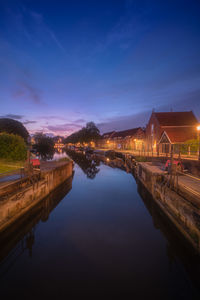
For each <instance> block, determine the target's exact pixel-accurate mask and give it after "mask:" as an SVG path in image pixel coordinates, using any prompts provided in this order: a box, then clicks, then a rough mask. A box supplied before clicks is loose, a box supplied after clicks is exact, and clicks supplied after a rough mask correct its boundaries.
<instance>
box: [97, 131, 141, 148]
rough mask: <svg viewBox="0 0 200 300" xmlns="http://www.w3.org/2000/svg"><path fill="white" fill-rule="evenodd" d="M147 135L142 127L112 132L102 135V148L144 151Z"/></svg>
mask: <svg viewBox="0 0 200 300" xmlns="http://www.w3.org/2000/svg"><path fill="white" fill-rule="evenodd" d="M144 140H145V133H144V129H142V128H141V127H137V128H133V129H128V130H123V131H112V132H107V133H104V134H103V135H102V139H101V143H102V148H107V149H116V150H117V149H118V150H120V149H121V150H137V151H142V150H143V149H144Z"/></svg>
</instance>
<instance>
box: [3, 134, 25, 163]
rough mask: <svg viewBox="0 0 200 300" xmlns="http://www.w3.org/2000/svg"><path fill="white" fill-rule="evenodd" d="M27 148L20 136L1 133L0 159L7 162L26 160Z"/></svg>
mask: <svg viewBox="0 0 200 300" xmlns="http://www.w3.org/2000/svg"><path fill="white" fill-rule="evenodd" d="M26 157H27V148H26V144H25V142H24V139H23V138H22V137H21V136H19V135H14V134H8V133H0V158H1V159H7V160H15V161H17V160H18V161H19V160H25V159H26Z"/></svg>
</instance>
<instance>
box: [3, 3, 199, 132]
mask: <svg viewBox="0 0 200 300" xmlns="http://www.w3.org/2000/svg"><path fill="white" fill-rule="evenodd" d="M199 16H200V1H199V0H197V1H196V0H188V1H184V0H180V1H177V0H172V1H171V0H166V1H163V0H160V1H153V0H151V1H149V0H146V1H145V0H113V1H111V0H91V1H87V0H81V1H78V0H65V1H64V0H63V1H62V0H56V1H51V0H24V1H23V0H22V1H20V0H19V1H15V0H0V104H1V105H0V117H11V118H15V119H17V120H19V121H21V122H24V124H25V126H26V127H27V129H28V130H29V131H30V132H34V131H38V130H43V132H48V133H54V134H61V135H68V134H70V133H71V132H73V131H76V130H79V129H80V128H81V127H82V126H83V125H85V123H86V122H88V121H94V122H95V123H96V124H97V125H98V126H99V128H100V130H101V132H105V131H109V130H123V129H128V128H133V127H138V126H145V125H146V123H147V121H148V118H149V115H150V113H151V111H152V109H153V108H154V109H155V111H170V110H174V111H182V110H193V111H194V113H195V115H196V116H197V118H198V119H199V120H200V17H199Z"/></svg>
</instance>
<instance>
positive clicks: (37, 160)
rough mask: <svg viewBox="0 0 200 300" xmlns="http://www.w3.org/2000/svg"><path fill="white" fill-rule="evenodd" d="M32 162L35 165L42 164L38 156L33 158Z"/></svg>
mask: <svg viewBox="0 0 200 300" xmlns="http://www.w3.org/2000/svg"><path fill="white" fill-rule="evenodd" d="M31 163H32V165H33V167H39V166H40V160H39V159H38V158H33V159H31Z"/></svg>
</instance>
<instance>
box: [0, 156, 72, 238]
mask: <svg viewBox="0 0 200 300" xmlns="http://www.w3.org/2000/svg"><path fill="white" fill-rule="evenodd" d="M72 174H73V162H72V161H67V162H47V163H45V164H43V165H42V167H41V172H36V173H34V174H33V175H32V176H29V177H24V178H22V179H18V180H15V181H12V182H5V183H4V184H2V185H1V186H0V233H1V232H3V231H4V230H5V229H7V228H8V227H9V226H10V225H11V224H13V223H14V222H15V221H16V220H17V219H19V218H21V217H22V216H23V215H24V214H25V213H27V212H28V211H29V210H30V209H32V208H33V207H34V206H36V205H37V204H38V203H39V202H40V201H41V200H43V199H44V198H45V197H46V196H48V195H49V194H50V193H51V192H52V191H53V190H55V188H57V187H58V186H59V185H60V184H62V183H63V182H64V181H66V180H67V179H69V178H70V177H71V176H72Z"/></svg>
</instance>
